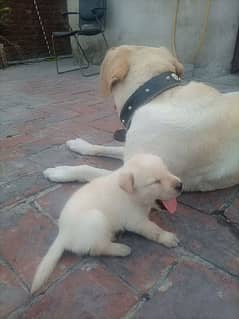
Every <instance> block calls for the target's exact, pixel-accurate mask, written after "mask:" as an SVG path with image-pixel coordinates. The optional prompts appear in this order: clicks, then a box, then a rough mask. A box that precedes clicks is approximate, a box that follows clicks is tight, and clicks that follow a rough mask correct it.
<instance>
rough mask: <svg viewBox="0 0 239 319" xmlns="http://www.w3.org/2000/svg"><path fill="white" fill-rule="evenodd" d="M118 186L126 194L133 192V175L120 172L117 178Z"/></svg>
mask: <svg viewBox="0 0 239 319" xmlns="http://www.w3.org/2000/svg"><path fill="white" fill-rule="evenodd" d="M119 186H120V188H121V189H123V190H124V191H125V192H127V193H130V194H131V193H133V191H134V175H133V174H132V173H128V172H122V173H121V174H120V176H119Z"/></svg>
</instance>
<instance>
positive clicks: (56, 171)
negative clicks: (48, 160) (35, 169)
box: [43, 166, 72, 182]
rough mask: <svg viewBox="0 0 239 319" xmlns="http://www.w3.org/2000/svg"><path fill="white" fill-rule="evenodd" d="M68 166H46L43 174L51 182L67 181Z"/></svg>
mask: <svg viewBox="0 0 239 319" xmlns="http://www.w3.org/2000/svg"><path fill="white" fill-rule="evenodd" d="M69 170H70V167H68V166H57V167H54V168H47V169H46V170H45V171H44V172H43V175H44V176H45V177H46V178H47V179H49V180H50V181H52V182H69V181H71V180H72V178H70V179H69V173H70V171H69Z"/></svg>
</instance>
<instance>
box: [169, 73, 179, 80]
mask: <svg viewBox="0 0 239 319" xmlns="http://www.w3.org/2000/svg"><path fill="white" fill-rule="evenodd" d="M171 77H172V78H173V79H174V80H176V81H179V80H180V77H179V76H177V74H175V73H171Z"/></svg>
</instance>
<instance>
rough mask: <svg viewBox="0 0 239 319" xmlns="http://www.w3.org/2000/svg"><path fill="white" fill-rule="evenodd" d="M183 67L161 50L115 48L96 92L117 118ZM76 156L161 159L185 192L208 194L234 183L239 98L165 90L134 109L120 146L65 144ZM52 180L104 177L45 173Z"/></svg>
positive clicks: (84, 170) (238, 169) (238, 162)
mask: <svg viewBox="0 0 239 319" xmlns="http://www.w3.org/2000/svg"><path fill="white" fill-rule="evenodd" d="M165 72H172V74H173V75H174V76H175V75H176V76H179V77H180V76H182V74H183V65H182V64H181V63H180V62H179V61H178V60H177V59H176V58H175V57H174V56H173V55H172V54H171V53H170V52H169V51H168V50H167V49H166V48H164V47H160V48H153V47H143V46H120V47H116V48H112V49H110V50H109V51H108V53H107V55H106V57H105V59H104V61H103V64H102V68H101V77H100V81H101V91H102V93H103V94H104V95H110V94H112V95H113V98H114V101H115V105H116V107H117V110H118V113H119V114H120V113H121V111H122V108H123V106H124V104H125V103H126V101H127V100H128V99H129V97H130V96H132V94H133V93H134V92H135V91H136V90H137V89H138V88H139V87H141V86H142V85H143V84H144V83H146V82H147V81H148V80H150V79H151V78H152V77H154V76H157V75H160V74H164V73H165ZM67 145H68V147H69V148H70V149H71V150H72V151H75V152H78V153H80V154H86V155H97V156H109V157H114V158H119V159H123V160H124V161H127V160H129V159H130V158H131V157H132V156H133V155H134V154H137V153H153V154H155V155H160V156H161V157H162V159H163V161H164V162H165V163H166V164H167V166H168V168H169V170H170V171H171V172H172V173H173V174H175V175H177V176H179V177H180V179H181V180H182V182H183V183H184V189H185V190H186V191H196V190H199V191H208V190H214V189H218V188H224V187H229V186H232V185H234V184H237V183H238V182H239V94H222V93H220V92H219V91H217V90H216V89H214V88H212V87H210V86H208V85H205V84H203V83H199V82H194V81H192V82H189V83H188V84H186V85H179V86H175V87H172V88H170V89H167V90H166V91H165V92H163V93H162V94H160V95H158V96H156V97H155V98H153V99H152V100H150V101H149V102H148V103H146V104H144V105H143V106H141V107H140V108H138V109H137V110H136V111H135V112H134V114H133V117H132V119H131V125H130V127H129V130H128V132H127V136H126V142H125V146H124V148H123V147H105V146H99V145H92V144H90V143H88V142H86V141H84V140H82V139H76V140H71V141H68V142H67ZM44 174H45V176H46V177H47V178H49V179H50V180H53V181H60V182H67V181H72V180H79V181H89V180H92V179H93V178H95V177H97V176H101V175H104V174H108V171H107V170H100V169H97V168H93V167H89V166H76V167H69V166H61V167H56V168H51V169H47V170H46V171H45V172H44Z"/></svg>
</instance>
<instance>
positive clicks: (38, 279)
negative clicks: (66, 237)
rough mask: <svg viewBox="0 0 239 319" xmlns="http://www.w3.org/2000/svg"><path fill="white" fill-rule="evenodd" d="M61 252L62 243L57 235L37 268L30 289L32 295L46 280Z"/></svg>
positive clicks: (62, 248)
mask: <svg viewBox="0 0 239 319" xmlns="http://www.w3.org/2000/svg"><path fill="white" fill-rule="evenodd" d="M63 252H64V247H63V243H62V241H61V239H60V237H59V234H58V236H57V237H56V239H55V241H54V242H53V244H52V245H51V247H50V248H49V250H48V252H47V254H46V256H45V257H44V258H43V259H42V261H41V263H40V265H39V266H38V268H37V271H36V274H35V276H34V279H33V283H32V288H31V293H32V294H33V293H34V292H35V291H37V290H38V289H39V288H40V287H41V286H42V285H43V284H44V282H45V281H46V280H47V279H48V277H49V276H50V274H51V272H52V271H53V269H54V267H55V266H56V264H57V262H58V260H59V259H60V257H61V256H62V254H63Z"/></svg>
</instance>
